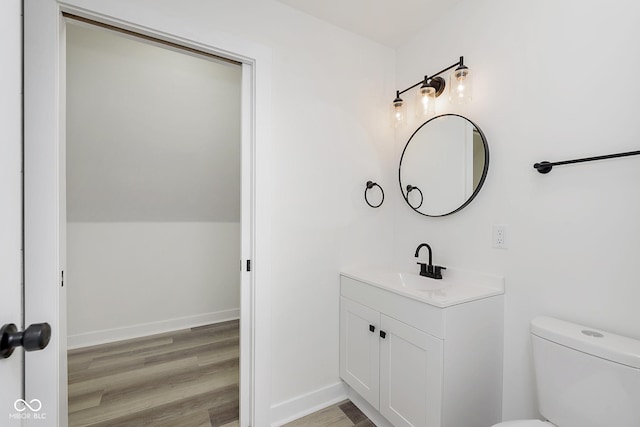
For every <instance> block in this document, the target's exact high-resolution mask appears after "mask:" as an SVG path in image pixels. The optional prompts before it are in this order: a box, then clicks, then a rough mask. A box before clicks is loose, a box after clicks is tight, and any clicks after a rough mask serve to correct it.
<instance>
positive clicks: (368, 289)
mask: <svg viewBox="0 0 640 427" xmlns="http://www.w3.org/2000/svg"><path fill="white" fill-rule="evenodd" d="M340 294H341V295H342V296H343V297H346V298H349V299H351V300H354V301H356V302H359V303H360V304H363V305H365V306H367V307H370V308H372V309H374V310H377V311H379V312H382V313H384V314H386V315H387V316H389V317H393V318H394V319H397V320H399V321H401V322H404V323H406V324H408V325H411V326H413V327H414V328H417V329H420V330H421V331H424V332H426V333H428V334H431V335H433V336H435V337H438V338H442V339H443V338H444V335H445V334H444V315H443V310H442V309H440V308H438V307H434V306H432V305H429V304H426V303H423V302H420V301H416V300H413V299H411V298H407V297H404V296H402V295H398V294H396V293H393V292H389V291H387V290H384V289H382V288H379V287H377V286H372V285H370V284H368V283H363V282H359V281H357V280H353V279H351V278H349V277H345V276H340Z"/></svg>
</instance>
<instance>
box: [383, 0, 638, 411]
mask: <svg viewBox="0 0 640 427" xmlns="http://www.w3.org/2000/svg"><path fill="white" fill-rule="evenodd" d="M638 16H640V4H638V3H637V2H636V1H633V0H624V1H616V2H610V3H607V5H606V7H602V4H600V3H598V2H585V1H578V0H571V1H562V2H558V1H551V0H543V1H537V2H524V1H515V2H514V1H510V0H479V1H476V0H474V1H471V0H468V1H465V2H463V3H461V4H460V5H458V7H457V8H456V9H454V10H452V11H450V12H448V13H444V14H443V15H442V16H439V17H438V19H434V20H431V21H430V24H429V26H428V27H426V28H425V29H424V31H423V32H422V33H420V34H419V35H417V36H416V37H415V38H413V39H411V40H408V41H407V42H406V43H405V44H404V45H403V46H402V47H401V48H400V49H399V50H398V56H397V76H398V78H397V85H398V87H399V88H404V87H407V86H409V85H410V84H413V83H415V82H416V81H418V80H419V79H421V78H422V76H423V75H424V74H428V73H431V72H435V71H436V70H439V69H442V68H444V67H445V66H447V65H449V64H452V63H454V62H456V61H457V59H458V57H459V56H460V55H464V56H465V64H466V65H468V66H469V67H470V68H471V69H472V71H473V72H474V74H475V76H474V77H475V79H474V99H473V103H472V104H469V105H467V106H460V107H453V106H450V105H448V101H447V100H446V99H443V100H442V102H441V104H440V105H438V107H439V112H440V113H445V112H456V113H460V114H463V115H465V116H468V117H469V118H470V119H471V120H473V121H474V122H476V123H477V124H478V125H479V126H480V127H481V128H482V130H483V131H484V132H485V134H486V137H487V140H488V143H489V147H490V154H491V163H490V166H489V173H488V177H487V180H486V182H485V186H484V187H483V189H482V190H481V192H480V194H479V195H478V197H477V198H476V199H475V200H474V201H473V202H472V203H471V204H470V205H469V206H468V207H466V208H465V209H464V210H462V211H461V212H459V213H457V214H455V215H452V216H450V217H445V218H435V219H431V218H424V217H420V216H418V215H416V214H415V213H413V212H411V211H410V209H409V208H408V207H407V206H405V205H404V202H403V200H402V199H401V198H400V196H399V194H398V192H397V191H389V193H391V196H392V198H390V200H393V203H394V204H395V206H396V214H395V220H394V223H395V230H396V233H395V234H396V242H395V245H394V250H395V260H396V264H397V265H398V266H400V267H402V268H409V269H415V265H414V259H413V256H412V255H413V251H414V250H415V248H416V246H417V245H418V243H420V242H428V243H430V244H431V245H432V247H433V249H434V262H436V263H438V264H441V265H445V266H452V267H453V266H456V267H460V268H465V269H473V270H478V271H484V272H488V273H497V274H503V275H504V276H505V277H506V283H507V288H506V308H505V360H504V362H505V365H504V367H505V368H504V405H503V414H504V417H505V418H522V417H529V416H535V415H537V411H536V408H535V404H536V399H535V397H534V388H533V386H534V384H533V377H532V361H531V356H530V351H531V349H530V339H529V336H528V324H529V321H530V319H531V318H532V317H534V316H536V315H551V316H557V317H559V318H563V319H568V320H571V321H575V322H580V323H583V324H587V325H593V326H595V327H599V328H602V329H605V330H611V331H614V332H617V333H620V334H624V335H628V336H631V337H635V338H638V339H640V327H639V326H638V325H640V310H638V301H640V286H638V271H637V259H638V256H639V255H640V239H638V236H640V221H639V220H638V218H640V197H639V196H638V194H639V193H638V182H640V167H639V166H640V163H639V162H640V158H638V157H630V158H624V159H616V160H607V161H602V162H593V163H585V164H581V165H572V166H563V167H556V168H554V170H553V171H552V172H551V173H550V174H548V175H540V174H538V173H537V172H536V171H535V170H534V169H533V168H532V165H533V163H535V162H539V161H542V160H549V161H559V160H566V159H572V158H579V157H588V156H592V155H600V154H608V153H614V152H622V151H632V150H638V148H639V147H640V139H639V138H638V135H639V134H640V121H638V120H637V111H638V105H637V103H638V99H640V96H639V95H640V80H639V79H637V78H635V74H634V73H633V72H631V73H629V72H630V71H632V70H636V69H637V68H638V66H639V65H640V54H638V51H637V49H633V48H632V47H631V45H632V44H633V43H632V41H633V40H638V39H640V27H638V25H637V18H638ZM443 98H445V97H443ZM439 102H440V101H439ZM414 128H415V124H414ZM408 131H409V130H408V129H405V130H404V131H401V132H398V133H397V137H396V151H397V153H398V154H397V156H399V153H400V150H401V149H402V146H403V145H404V141H406V138H408V134H407V132H408ZM396 164H397V163H393V164H392V165H391V168H392V169H393V168H395V165H396ZM495 223H505V224H509V230H508V234H509V235H508V239H509V248H508V249H507V250H499V249H492V248H491V228H492V225H493V224H495Z"/></svg>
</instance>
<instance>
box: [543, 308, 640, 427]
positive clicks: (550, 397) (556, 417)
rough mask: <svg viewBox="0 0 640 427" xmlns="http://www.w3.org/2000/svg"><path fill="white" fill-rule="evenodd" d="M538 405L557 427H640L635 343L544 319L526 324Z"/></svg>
mask: <svg viewBox="0 0 640 427" xmlns="http://www.w3.org/2000/svg"><path fill="white" fill-rule="evenodd" d="M531 336H532V341H533V358H534V363H535V372H536V383H537V384H536V386H537V391H538V403H539V409H540V413H541V414H542V416H544V417H545V418H546V419H547V420H549V421H551V422H552V423H553V424H555V425H557V426H558V427H640V341H637V340H634V339H631V338H626V337H623V336H620V335H615V334H611V333H608V332H604V331H600V330H595V329H593V328H589V327H586V326H581V325H577V324H574V323H569V322H565V321H562V320H558V319H553V318H550V317H537V318H535V319H533V321H532V322H531Z"/></svg>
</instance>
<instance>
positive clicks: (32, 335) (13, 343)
mask: <svg viewBox="0 0 640 427" xmlns="http://www.w3.org/2000/svg"><path fill="white" fill-rule="evenodd" d="M49 340H51V326H50V325H49V324H48V323H34V324H33V325H31V326H29V327H28V328H27V329H25V330H24V331H23V332H18V328H17V327H16V325H14V324H13V323H7V324H6V325H4V326H3V327H2V328H0V357H1V358H4V359H6V358H7V357H9V356H11V355H12V354H13V350H15V349H16V347H24V350H25V351H34V350H42V349H43V348H45V347H46V346H47V345H48V344H49Z"/></svg>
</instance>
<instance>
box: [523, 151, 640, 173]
mask: <svg viewBox="0 0 640 427" xmlns="http://www.w3.org/2000/svg"><path fill="white" fill-rule="evenodd" d="M637 155H640V151H627V152H626V153H616V154H607V155H604V156H595V157H585V158H583V159H574V160H563V161H561V162H553V163H551V162H547V161H544V162H540V163H536V164H534V165H533V167H534V168H535V169H536V170H537V171H538V172H540V173H549V172H551V169H553V167H554V166H560V165H570V164H573V163H583V162H592V161H594V160H604V159H614V158H617V157H627V156H637Z"/></svg>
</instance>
